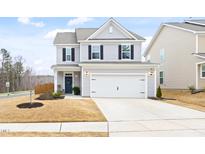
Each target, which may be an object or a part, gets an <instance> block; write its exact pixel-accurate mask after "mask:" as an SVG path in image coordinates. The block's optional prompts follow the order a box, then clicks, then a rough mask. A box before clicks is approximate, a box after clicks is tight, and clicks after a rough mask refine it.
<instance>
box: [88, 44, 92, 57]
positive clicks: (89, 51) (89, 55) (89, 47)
mask: <svg viewBox="0 0 205 154" xmlns="http://www.w3.org/2000/svg"><path fill="white" fill-rule="evenodd" d="M88 59H89V60H90V59H91V45H89V46H88Z"/></svg>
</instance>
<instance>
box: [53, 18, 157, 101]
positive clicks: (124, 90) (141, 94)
mask: <svg viewBox="0 0 205 154" xmlns="http://www.w3.org/2000/svg"><path fill="white" fill-rule="evenodd" d="M144 41H145V39H144V38H143V37H141V36H139V35H137V34H135V33H133V32H131V31H128V30H127V29H125V28H124V27H123V26H121V25H120V24H119V23H118V22H117V21H116V20H114V19H113V18H110V19H109V20H108V21H107V22H106V23H104V24H103V25H102V26H101V27H100V28H77V29H75V32H63V33H57V35H56V37H55V40H54V45H55V46H56V55H57V57H56V65H53V66H52V69H53V70H54V87H55V91H58V90H62V91H64V92H65V93H68V94H72V87H76V86H77V87H80V89H81V95H82V96H88V97H133V98H147V97H148V96H155V93H156V82H155V79H156V76H155V75H156V73H155V70H156V66H157V64H152V63H149V62H141V44H142V42H144Z"/></svg>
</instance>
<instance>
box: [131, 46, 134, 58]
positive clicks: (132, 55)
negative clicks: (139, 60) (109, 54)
mask: <svg viewBox="0 0 205 154" xmlns="http://www.w3.org/2000/svg"><path fill="white" fill-rule="evenodd" d="M131 59H134V45H131Z"/></svg>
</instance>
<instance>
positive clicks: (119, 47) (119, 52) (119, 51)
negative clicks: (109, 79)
mask: <svg viewBox="0 0 205 154" xmlns="http://www.w3.org/2000/svg"><path fill="white" fill-rule="evenodd" d="M118 59H121V45H119V46H118Z"/></svg>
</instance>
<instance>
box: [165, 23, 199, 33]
mask: <svg viewBox="0 0 205 154" xmlns="http://www.w3.org/2000/svg"><path fill="white" fill-rule="evenodd" d="M164 25H165V26H169V27H172V28H175V29H180V30H184V31H187V32H191V33H196V31H194V30H190V29H186V28H182V27H178V26H174V25H170V24H164Z"/></svg>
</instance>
